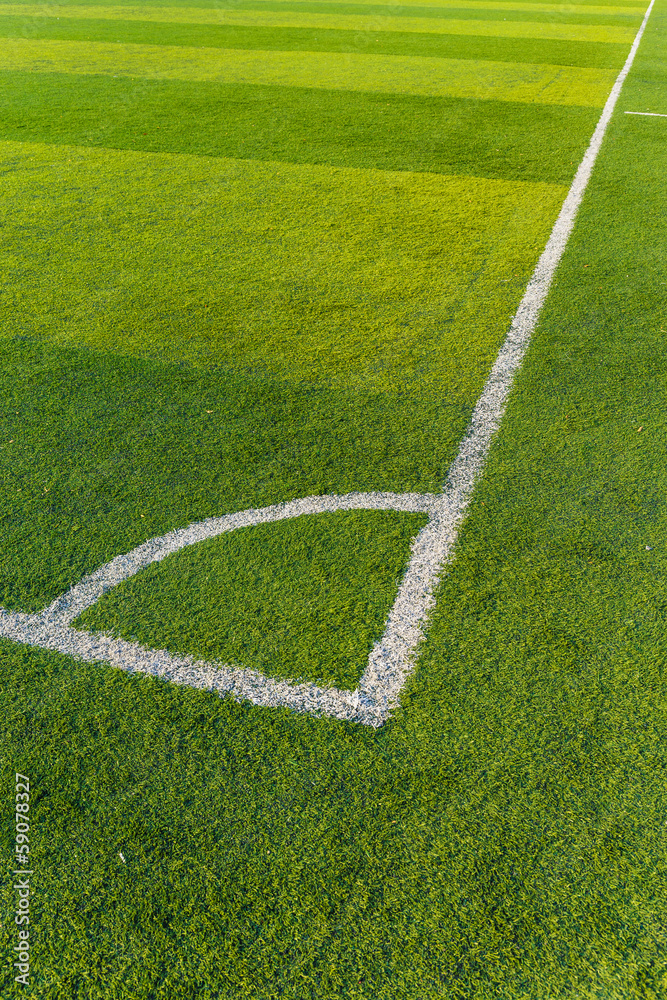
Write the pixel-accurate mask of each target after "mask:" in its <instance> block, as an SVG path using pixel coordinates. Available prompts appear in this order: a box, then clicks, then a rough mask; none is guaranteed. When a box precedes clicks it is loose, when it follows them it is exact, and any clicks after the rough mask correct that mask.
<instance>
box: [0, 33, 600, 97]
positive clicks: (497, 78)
mask: <svg viewBox="0 0 667 1000" xmlns="http://www.w3.org/2000/svg"><path fill="white" fill-rule="evenodd" d="M296 55H297V57H296V58H295V53H293V52H276V51H270V52H263V51H256V50H250V51H248V50H243V49H229V50H226V49H204V48H194V49H188V48H185V47H181V46H153V45H132V46H127V45H117V44H114V43H87V42H66V41H57V40H48V41H44V40H31V41H28V40H24V39H7V38H5V39H2V40H0V70H13V71H16V70H23V71H26V70H30V71H32V72H40V73H45V72H46V73H52V72H59V73H63V72H64V73H75V74H106V75H110V76H115V75H124V76H131V77H146V78H150V79H158V80H192V81H197V82H214V81H215V82H220V83H253V84H263V85H277V86H283V87H285V86H291V87H312V88H324V89H327V90H330V89H339V90H346V91H350V90H359V91H373V92H376V93H388V94H399V93H402V94H414V95H420V96H432V97H444V96H449V97H462V98H480V99H481V98H486V99H493V100H496V101H518V102H521V101H525V102H527V103H530V104H532V103H541V104H562V105H579V106H582V107H599V106H601V105H602V104H604V101H605V99H606V96H607V93H608V91H609V89H610V87H611V85H612V83H613V80H614V73H613V71H612V70H605V69H592V68H584V67H561V66H539V65H538V66H532V65H530V64H529V63H522V64H517V65H512V64H509V63H493V62H490V61H479V62H478V61H473V60H455V59H452V60H449V59H433V58H430V57H420V56H383V55H372V54H367V53H364V54H357V53H337V52H336V53H326V54H324V53H313V52H299V53H298V54H296Z"/></svg>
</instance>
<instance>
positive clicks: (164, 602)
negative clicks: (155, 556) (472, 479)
mask: <svg viewBox="0 0 667 1000" xmlns="http://www.w3.org/2000/svg"><path fill="white" fill-rule="evenodd" d="M425 523H426V517H425V516H422V515H419V514H399V513H397V512H395V511H389V512H384V511H353V512H349V513H339V514H325V515H318V516H310V517H300V518H298V519H296V520H294V521H283V522H280V523H278V524H271V525H259V526H257V527H254V528H244V529H242V530H240V531H235V532H232V533H230V534H225V535H221V536H220V537H219V538H214V539H210V540H209V541H206V542H201V543H199V544H198V545H194V546H191V547H189V548H187V549H184V550H182V551H181V552H178V553H175V554H174V555H171V556H169V557H168V558H167V559H165V560H164V561H163V562H161V563H159V564H157V563H156V564H155V565H154V566H151V567H148V569H146V570H144V571H142V572H141V573H139V574H137V576H135V577H132V578H131V579H130V580H128V581H125V582H124V583H122V584H121V585H120V586H118V587H116V588H114V590H113V591H112V592H110V593H109V594H107V595H105V596H104V597H103V598H102V600H101V601H100V602H98V604H96V605H95V606H94V607H92V608H89V609H88V610H87V611H85V612H84V613H83V614H82V615H80V617H79V618H78V619H77V621H76V622H74V623H73V627H74V628H83V629H86V630H88V631H96V632H104V633H106V634H109V633H112V634H113V635H117V636H120V637H122V638H124V639H128V640H130V641H132V642H139V643H140V644H141V645H142V646H145V647H148V648H153V649H166V650H168V651H169V652H170V653H184V654H185V655H187V656H194V657H196V658H198V659H203V660H208V661H210V660H218V661H222V662H223V663H227V664H233V665H235V666H240V667H249V668H251V669H253V670H261V671H263V672H264V673H266V674H269V675H271V676H278V677H286V678H288V679H293V680H305V681H315V682H319V683H326V684H332V683H333V684H334V686H335V687H337V688H347V689H350V690H351V689H352V688H355V687H356V686H357V684H358V682H359V678H360V677H361V675H362V673H363V671H364V668H365V666H366V661H367V659H368V654H369V653H370V651H371V649H372V646H373V643H375V642H377V641H378V640H379V639H380V638H381V636H382V633H383V631H384V625H385V622H386V620H387V616H388V614H389V611H390V609H391V605H392V603H393V601H394V598H395V596H396V591H397V583H398V581H399V579H400V577H401V576H402V575H403V571H404V569H405V566H406V565H407V561H408V558H409V554H410V543H411V541H412V540H413V539H414V537H416V535H417V533H418V531H419V529H420V528H421V527H422V526H423V525H424V524H425ZM325 649H326V657H325V658H324V659H323V657H322V651H323V650H325Z"/></svg>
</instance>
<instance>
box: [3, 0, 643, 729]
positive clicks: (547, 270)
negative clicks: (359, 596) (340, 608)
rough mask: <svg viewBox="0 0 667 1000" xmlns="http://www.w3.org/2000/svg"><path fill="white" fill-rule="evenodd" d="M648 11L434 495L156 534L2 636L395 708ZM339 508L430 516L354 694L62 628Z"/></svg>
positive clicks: (376, 496) (136, 666)
mask: <svg viewBox="0 0 667 1000" xmlns="http://www.w3.org/2000/svg"><path fill="white" fill-rule="evenodd" d="M654 3H655V0H651V2H650V4H649V6H648V8H647V10H646V13H645V15H644V19H643V21H642V23H641V26H640V28H639V30H638V32H637V35H636V36H635V40H634V42H633V43H632V48H631V49H630V52H629V54H628V58H627V59H626V61H625V65H624V66H623V69H622V70H621V72H620V73H619V74H618V77H617V78H616V82H615V83H614V86H613V87H612V89H611V92H610V94H609V97H608V98H607V101H606V104H605V106H604V108H603V110H602V114H601V115H600V119H599V121H598V124H597V126H596V128H595V131H594V133H593V136H592V138H591V141H590V144H589V146H588V149H587V150H586V152H585V154H584V157H583V159H582V161H581V163H580V164H579V168H578V170H577V173H576V174H575V177H574V180H573V181H572V186H571V187H570V190H569V192H568V194H567V196H566V198H565V201H564V202H563V205H562V207H561V210H560V213H559V215H558V218H557V219H556V222H555V224H554V227H553V229H552V231H551V236H550V237H549V240H548V242H547V245H546V247H545V249H544V251H543V253H542V256H541V257H540V259H539V261H538V262H537V265H536V267H535V270H534V272H533V276H532V277H531V279H530V281H529V282H528V285H527V287H526V291H525V293H524V296H523V298H522V300H521V303H520V304H519V308H518V309H517V311H516V313H515V315H514V318H513V320H512V325H511V327H510V330H509V333H508V334H507V337H506V338H505V341H504V343H503V346H502V347H501V349H500V352H499V353H498V356H497V358H496V361H495V363H494V365H493V368H492V369H491V374H490V375H489V377H488V379H487V381H486V384H485V386H484V389H483V391H482V394H481V396H480V398H479V400H478V402H477V405H476V406H475V409H474V411H473V414H472V418H471V421H470V425H469V428H468V430H467V432H466V435H465V437H464V439H463V442H462V443H461V447H460V448H459V452H458V454H457V456H456V458H455V459H454V461H453V462H452V464H451V466H450V468H449V472H448V475H447V481H446V483H445V485H444V487H443V490H442V492H441V493H422V494H419V493H349V494H347V495H345V496H321V497H304V498H303V499H300V500H291V501H289V502H288V503H283V504H276V505H273V506H271V507H264V508H262V509H253V510H246V511H240V512H237V513H234V514H226V515H224V516H223V517H218V518H208V519H207V520H205V521H201V522H199V523H198V524H191V525H188V527H186V528H180V529H177V530H175V531H171V532H169V533H168V534H166V535H163V536H161V537H159V538H150V539H148V541H146V542H144V543H143V544H142V545H139V546H137V548H135V549H133V550H132V551H131V552H128V553H126V554H124V555H120V556H117V557H116V558H115V559H112V560H111V562H109V563H106V564H105V565H104V566H101V567H100V568H99V569H98V570H96V571H95V572H94V573H91V574H90V575H89V576H87V577H84V579H83V580H81V581H80V583H78V584H76V585H75V586H73V587H71V588H70V590H69V591H67V593H65V594H62V595H61V596H60V597H58V598H57V599H56V600H55V601H53V603H52V604H50V605H49V606H48V607H47V608H45V609H44V610H43V611H41V612H40V613H38V614H35V615H27V614H21V613H18V612H13V611H7V610H5V609H4V608H0V637H4V638H7V639H12V640H13V641H14V642H20V643H24V644H26V645H29V646H38V647H40V648H42V649H48V650H53V651H57V652H60V653H65V654H67V655H69V656H73V657H75V658H76V659H80V660H85V661H86V662H88V663H99V662H104V663H109V664H111V665H112V666H116V667H120V668H121V669H122V670H126V671H128V672H129V673H134V672H137V671H139V672H141V673H146V674H152V675H153V676H156V677H162V678H164V679H165V680H170V681H172V682H174V683H177V684H187V685H190V686H192V687H197V688H202V689H204V690H209V691H217V692H218V693H219V694H224V693H229V694H231V695H232V696H233V697H234V698H236V699H238V700H247V701H251V702H253V703H254V704H256V705H264V706H274V707H277V706H289V707H291V708H293V709H296V710H297V711H300V712H311V713H313V714H315V715H321V714H326V715H331V716H334V717H335V718H337V719H346V720H349V721H354V722H360V723H363V724H364V725H367V726H374V727H379V726H381V725H383V723H384V722H386V720H387V719H388V718H389V715H390V713H391V710H392V709H393V708H394V707H395V706H396V705H397V704H398V696H399V694H400V692H401V689H402V687H403V685H404V684H405V681H406V680H407V678H408V676H409V675H410V674H411V673H412V671H413V670H414V667H415V663H416V660H417V656H418V652H419V648H420V645H421V643H422V642H423V640H424V638H425V632H426V627H427V624H428V615H429V612H430V611H431V610H432V608H433V607H434V605H435V598H434V596H433V595H434V591H435V588H436V587H437V585H438V583H439V581H440V573H441V570H442V568H443V567H444V566H445V565H446V564H447V563H448V562H449V561H450V560H451V555H452V551H453V548H454V545H455V543H456V539H457V535H458V529H459V527H460V525H461V523H462V522H463V520H464V518H465V515H466V512H467V508H468V505H469V503H470V499H471V496H472V492H473V488H474V486H475V483H476V482H477V480H478V479H479V477H480V475H481V472H482V469H483V466H484V462H485V460H486V456H487V455H488V452H489V448H490V446H491V440H492V438H493V436H494V434H495V432H496V431H497V430H498V427H499V425H500V421H501V419H502V416H503V413H504V411H505V405H506V403H507V398H508V395H509V392H510V389H511V388H512V385H513V383H514V378H515V375H516V373H517V371H518V370H519V368H520V367H521V363H522V361H523V358H524V355H525V353H526V351H527V349H528V345H529V343H530V338H531V336H532V333H533V330H534V328H535V325H536V323H537V320H538V318H539V315H540V312H541V309H542V306H543V304H544V300H545V299H546V297H547V293H548V291H549V288H550V286H551V282H552V280H553V276H554V274H555V272H556V268H557V267H558V264H559V262H560V259H561V257H562V256H563V251H564V250H565V247H566V245H567V241H568V239H569V237H570V233H571V232H572V227H573V226H574V221H575V218H576V215H577V212H578V210H579V205H580V204H581V199H582V197H583V194H584V191H585V190H586V187H587V185H588V182H589V180H590V177H591V173H592V170H593V166H594V165H595V161H596V159H597V155H598V153H599V151H600V146H601V145H602V140H603V138H604V134H605V132H606V130H607V125H608V124H609V120H610V118H611V116H612V113H613V111H614V108H615V106H616V101H617V100H618V96H619V94H620V92H621V88H622V86H623V83H624V82H625V78H626V76H627V75H628V73H629V71H630V67H631V66H632V63H633V61H634V58H635V54H636V52H637V49H638V47H639V43H640V41H641V38H642V35H643V33H644V29H645V27H646V24H647V22H648V19H649V16H650V14H651V11H652V9H653V4H654ZM340 510H401V511H406V512H423V513H428V514H429V515H430V516H429V521H428V523H427V524H426V525H425V526H424V527H423V528H422V530H421V531H420V533H419V534H418V535H417V537H416V539H415V540H414V542H413V544H412V555H411V558H410V561H409V563H408V566H407V569H406V571H405V575H404V577H403V579H402V581H401V584H400V586H399V588H398V593H397V595H396V600H395V601H394V605H393V607H392V609H391V611H390V613H389V618H388V620H387V624H386V626H385V631H384V635H383V636H382V638H381V639H380V641H379V642H377V643H376V644H375V646H374V647H373V649H372V650H371V653H370V656H369V657H368V663H367V665H366V669H365V670H364V673H363V676H362V677H361V680H360V682H359V687H358V688H357V689H356V690H355V691H344V690H340V689H338V688H334V687H318V686H317V685H315V684H298V683H294V682H290V681H283V680H277V679H274V678H271V677H268V676H267V675H266V674H262V673H258V672H257V671H254V670H243V669H237V668H234V667H231V666H228V665H226V664H221V663H206V662H204V661H195V660H193V659H192V658H191V657H182V656H181V657H175V656H172V655H171V654H170V653H168V652H166V651H165V650H149V649H145V648H144V647H142V646H140V645H139V644H138V643H131V642H126V641H125V640H123V639H116V638H113V637H110V636H106V635H100V634H97V633H91V632H83V631H79V630H77V629H73V628H71V625H70V623H71V622H72V621H73V620H74V619H75V618H76V617H77V616H78V615H79V614H81V612H82V611H83V610H85V608H87V607H90V606H91V605H92V604H95V603H96V602H97V601H98V600H99V599H100V597H102V595H103V594H104V593H105V592H106V591H107V590H110V589H111V588H112V587H115V586H116V585H117V584H118V583H120V582H121V581H122V580H126V579H129V577H131V576H133V575H134V574H135V573H136V572H138V570H140V569H142V568H143V567H145V566H148V565H149V564H150V563H153V562H157V561H159V560H161V559H164V558H165V557H166V556H168V555H170V554H171V553H172V552H177V551H178V550H179V549H181V548H183V547H184V546H186V545H193V544H195V543H196V542H198V541H203V540H204V539H205V538H212V537H214V536H215V535H219V534H222V533H223V532H225V531H234V530H236V529H237V528H243V527H250V526H252V525H255V524H266V523H270V522H272V521H279V520H284V519H285V518H290V517H300V516H302V515H304V514H320V513H324V512H325V511H328V512H333V511H340Z"/></svg>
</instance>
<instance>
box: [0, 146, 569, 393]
mask: <svg viewBox="0 0 667 1000" xmlns="http://www.w3.org/2000/svg"><path fill="white" fill-rule="evenodd" d="M1 151H2V156H3V162H4V163H5V168H6V170H7V171H8V174H6V175H5V185H6V186H5V191H6V195H7V197H6V201H5V211H4V224H5V226H6V232H7V234H8V236H7V240H6V243H5V252H6V255H7V256H6V260H7V263H8V266H9V267H10V268H12V273H11V278H10V282H9V283H10V286H11V288H12V292H11V293H10V295H9V297H8V298H7V299H6V300H5V307H4V308H5V310H6V311H5V313H4V319H5V321H6V325H5V326H4V329H5V331H6V334H7V333H8V334H13V333H15V332H18V330H19V329H20V330H21V332H22V333H24V334H25V335H28V336H39V337H45V338H47V339H50V340H53V341H55V342H57V343H59V344H70V345H82V344H87V345H88V346H90V347H94V348H96V349H99V350H118V351H121V352H123V353H124V354H132V355H136V356H141V357H171V358H172V359H173V360H179V359H188V360H190V361H192V362H200V363H204V364H208V363H216V364H224V365H226V366H228V367H230V368H243V367H248V368H252V369H253V370H262V371H265V372H267V373H269V374H271V375H272V377H273V376H275V377H277V376H279V377H280V378H281V379H295V380H300V379H302V378H303V377H306V376H308V377H315V376H317V377H323V378H326V379H327V380H334V381H335V380H339V379H342V380H343V381H344V383H345V384H346V385H349V384H351V383H352V382H354V383H357V384H368V385H373V386H376V387H384V388H387V387H393V388H394V389H396V388H399V387H400V386H401V385H403V384H404V383H405V382H406V381H409V380H410V379H416V380H418V382H419V383H420V385H421V386H422V388H423V390H424V391H425V392H427V393H428V391H429V387H433V388H436V387H437V390H438V391H440V392H442V391H444V390H445V387H446V393H447V398H448V400H450V401H452V402H464V403H466V404H467V403H472V402H474V399H475V398H476V394H477V392H478V391H479V388H480V384H481V383H480V379H481V378H482V376H483V373H484V371H485V369H486V367H487V366H488V365H489V364H490V362H491V359H492V358H493V356H494V354H495V350H496V349H497V345H498V339H499V338H500V337H502V335H503V334H504V328H505V323H506V317H507V316H508V315H509V314H510V313H511V312H512V310H513V309H514V308H515V307H516V304H517V302H518V299H517V295H518V294H519V289H520V287H521V284H522V282H524V281H525V280H526V277H527V276H528V275H529V274H530V269H531V267H532V266H533V265H534V262H535V260H536V259H537V256H538V255H539V251H540V248H541V245H542V242H543V239H544V238H545V236H546V234H547V233H548V231H549V228H550V225H551V223H552V222H553V218H554V217H555V214H557V211H558V208H559V207H560V203H561V202H562V199H563V197H564V194H565V191H564V188H563V187H562V186H561V185H552V184H536V183H517V182H516V181H501V180H491V179H484V178H471V177H446V176H442V175H437V174H427V173H410V172H407V171H404V172H392V171H377V170H360V169H355V168H333V167H324V166H312V165H294V164H284V163H252V162H249V161H236V160H225V159H211V158H208V157H195V156H184V155H181V156H174V155H171V154H164V153H160V154H154V153H135V152H123V151H112V150H96V149H80V148H71V147H70V148H64V147H52V146H45V145H38V144H30V143H3V144H2V147H1ZM267 192H270V197H267ZM84 193H85V194H86V195H87V200H86V210H85V213H84V215H83V216H81V214H80V212H79V211H78V210H77V208H76V206H77V205H79V204H80V203H81V199H82V198H83V196H84ZM21 219H29V220H30V227H31V233H32V236H31V241H30V246H29V247H26V246H25V241H24V236H23V233H24V230H23V229H22V228H21ZM74 220H76V221H74ZM63 226H64V228H63ZM11 233H14V234H15V236H14V237H13V238H12V237H11V235H9V234H11ZM49 233H51V234H56V233H62V236H61V237H60V238H58V237H56V236H53V235H52V236H49ZM63 255H64V256H65V257H66V259H67V261H68V266H67V269H66V270H65V271H63V268H62V258H63ZM19 261H21V262H22V263H21V264H20V265H19V263H18V262H19ZM12 262H14V263H12ZM27 262H29V266H28V268H27V270H26V269H25V265H26V263H27ZM14 267H16V270H14ZM65 317H66V320H65V319H64V318H65Z"/></svg>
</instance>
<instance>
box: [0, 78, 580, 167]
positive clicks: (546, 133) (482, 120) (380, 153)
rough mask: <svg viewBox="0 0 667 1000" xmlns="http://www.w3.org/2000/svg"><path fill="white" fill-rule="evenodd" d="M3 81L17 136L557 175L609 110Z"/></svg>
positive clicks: (178, 85)
mask: <svg viewBox="0 0 667 1000" xmlns="http://www.w3.org/2000/svg"><path fill="white" fill-rule="evenodd" d="M0 80H1V81H2V89H3V94H4V100H5V104H4V107H3V118H2V121H1V122H0V137H1V138H2V139H7V140H17V141H20V142H48V143H52V144H54V145H60V144H65V145H80V146H84V147H87V146H98V147H102V148H105V149H107V148H115V149H119V148H120V149H135V150H144V151H151V152H168V153H193V154H198V155H204V156H227V157H233V158H239V159H248V160H263V161H267V160H271V161H276V160H281V161H283V162H288V163H319V164H330V165H332V166H341V167H343V166H344V167H362V168H371V169H378V170H414V171H422V172H432V173H442V174H466V175H474V176H477V177H492V178H498V179H507V180H526V181H546V182H550V183H555V184H569V183H570V182H571V180H572V177H573V175H574V171H575V170H576V164H577V163H578V161H579V159H580V158H581V156H582V155H583V152H584V150H585V149H586V144H587V142H588V138H589V137H590V134H591V132H592V131H593V128H594V127H595V122H596V119H597V110H595V109H592V108H575V107H568V108H563V107H558V106H545V105H528V104H518V103H517V104H512V103H507V102H503V101H481V100H463V99H454V98H429V97H414V96H411V95H404V94H363V93H358V94H355V93H353V92H347V93H346V92H344V91H326V90H312V89H308V88H291V87H260V86H253V85H249V84H246V85H244V84H237V85H236V86H223V85H220V84H201V83H199V84H195V83H189V82H187V81H164V80H138V79H135V80H130V79H118V80H114V79H112V78H110V77H83V78H78V77H76V76H74V75H68V74H62V75H60V74H48V73H45V74H41V73H17V72H8V73H1V74H0ZM406 119H407V120H409V121H410V129H409V130H406V129H405V128H404V127H403V123H404V122H405V120H406ZM144 133H145V134H144Z"/></svg>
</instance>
